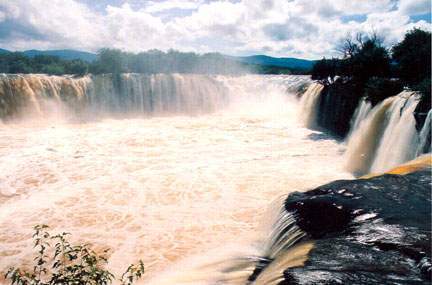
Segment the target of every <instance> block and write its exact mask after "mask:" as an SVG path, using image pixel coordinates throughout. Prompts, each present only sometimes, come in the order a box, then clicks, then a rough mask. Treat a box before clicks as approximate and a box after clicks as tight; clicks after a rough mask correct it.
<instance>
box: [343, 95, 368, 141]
mask: <svg viewBox="0 0 432 285" xmlns="http://www.w3.org/2000/svg"><path fill="white" fill-rule="evenodd" d="M371 110H372V104H371V103H370V102H369V101H367V100H366V99H365V98H364V97H363V98H361V99H360V102H359V106H358V107H357V109H356V111H355V113H354V115H353V117H352V119H351V123H350V132H349V133H348V135H347V138H348V140H349V138H350V137H351V135H352V133H353V132H354V130H357V129H358V127H359V126H360V123H361V122H362V121H363V120H364V119H365V118H366V117H367V115H368V114H369V112H370V111H371Z"/></svg>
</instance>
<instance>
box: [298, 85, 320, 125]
mask: <svg viewBox="0 0 432 285" xmlns="http://www.w3.org/2000/svg"><path fill="white" fill-rule="evenodd" d="M323 88H324V85H322V84H319V83H312V84H311V85H310V86H309V87H308V89H307V90H306V92H305V93H304V94H303V95H302V97H301V99H300V112H301V113H300V120H301V122H302V124H303V125H304V126H305V127H307V128H315V127H316V120H317V115H318V114H317V111H318V103H319V98H320V95H321V91H322V90H323Z"/></svg>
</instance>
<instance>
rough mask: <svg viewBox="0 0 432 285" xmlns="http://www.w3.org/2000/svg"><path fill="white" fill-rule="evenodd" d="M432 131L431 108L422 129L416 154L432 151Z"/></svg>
mask: <svg viewBox="0 0 432 285" xmlns="http://www.w3.org/2000/svg"><path fill="white" fill-rule="evenodd" d="M431 131H432V109H431V110H429V112H428V114H427V116H426V120H425V122H424V125H423V127H422V129H421V131H420V134H419V136H420V139H419V144H418V147H417V150H416V156H419V155H421V154H423V153H427V152H431V141H430V139H431Z"/></svg>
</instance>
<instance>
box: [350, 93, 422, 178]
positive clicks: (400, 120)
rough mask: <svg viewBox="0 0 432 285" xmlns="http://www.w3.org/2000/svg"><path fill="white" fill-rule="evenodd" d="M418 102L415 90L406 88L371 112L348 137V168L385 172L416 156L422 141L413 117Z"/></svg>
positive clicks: (358, 172)
mask: <svg viewBox="0 0 432 285" xmlns="http://www.w3.org/2000/svg"><path fill="white" fill-rule="evenodd" d="M418 101H419V98H418V96H417V95H416V94H415V93H413V92H408V91H403V92H401V93H400V94H398V95H397V96H393V97H390V98H387V99H386V100H384V101H383V102H381V103H380V104H378V105H377V106H375V107H374V108H373V109H372V110H371V111H369V112H368V115H367V116H366V117H365V118H364V119H363V120H362V121H360V122H359V124H358V127H357V128H356V129H354V130H353V132H352V135H351V136H350V137H349V141H348V147H347V151H346V159H347V165H346V167H347V169H348V170H349V171H351V172H353V173H356V174H359V175H361V174H365V173H368V172H370V171H372V172H383V171H386V170H388V169H390V168H391V167H394V166H397V165H398V164H400V163H403V162H406V161H408V160H410V159H413V158H414V157H415V156H416V151H417V149H418V145H419V141H420V139H419V137H418V134H417V131H416V129H415V119H414V110H415V108H416V106H417V104H418ZM361 107H364V106H360V108H361Z"/></svg>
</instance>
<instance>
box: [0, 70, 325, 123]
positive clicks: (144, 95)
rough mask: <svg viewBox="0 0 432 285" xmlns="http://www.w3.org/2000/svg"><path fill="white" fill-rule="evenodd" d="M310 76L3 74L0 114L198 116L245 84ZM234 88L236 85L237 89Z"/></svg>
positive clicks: (296, 81) (274, 84)
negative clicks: (76, 76) (75, 75)
mask: <svg viewBox="0 0 432 285" xmlns="http://www.w3.org/2000/svg"><path fill="white" fill-rule="evenodd" d="M309 80H310V79H309V77H308V76H253V75H250V76H240V77H235V76H215V75H212V76H210V75H199V74H151V75H150V74H136V73H125V74H101V75H86V76H83V77H78V78H75V77H72V76H48V75H43V74H25V75H24V74H22V75H21V74H2V75H1V76H0V119H8V118H14V117H18V118H20V117H24V116H28V115H29V114H30V115H32V116H38V117H43V118H46V117H49V116H50V114H52V113H65V112H66V113H68V114H69V113H70V114H74V113H78V114H79V115H81V116H82V115H86V116H90V117H93V116H95V115H106V114H108V115H113V114H121V115H122V116H124V115H136V114H141V115H142V114H144V115H149V116H153V115H171V114H186V115H197V114H204V113H211V112H214V111H218V110H220V109H223V108H224V107H226V106H227V105H228V104H229V103H230V101H232V100H238V99H239V96H240V97H241V96H242V94H243V93H247V94H250V93H251V92H249V91H250V90H249V89H253V88H254V87H256V88H258V89H257V90H253V91H254V92H252V93H253V94H256V95H259V96H261V97H265V95H268V96H270V94H267V93H268V92H270V93H272V94H273V93H280V94H283V93H286V92H287V91H288V92H292V89H296V88H299V86H301V85H302V84H305V83H307V82H309ZM237 85H239V88H237V87H238V86H237ZM266 86H267V87H266ZM233 87H234V88H233ZM318 87H319V86H318V85H317V88H318ZM236 88H237V89H240V90H239V91H238V92H237V91H236V90H234V89H236ZM272 88H273V89H272ZM275 88H276V89H275ZM274 90H276V91H277V92H274ZM246 91H247V92H246ZM268 96H267V97H268Z"/></svg>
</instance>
